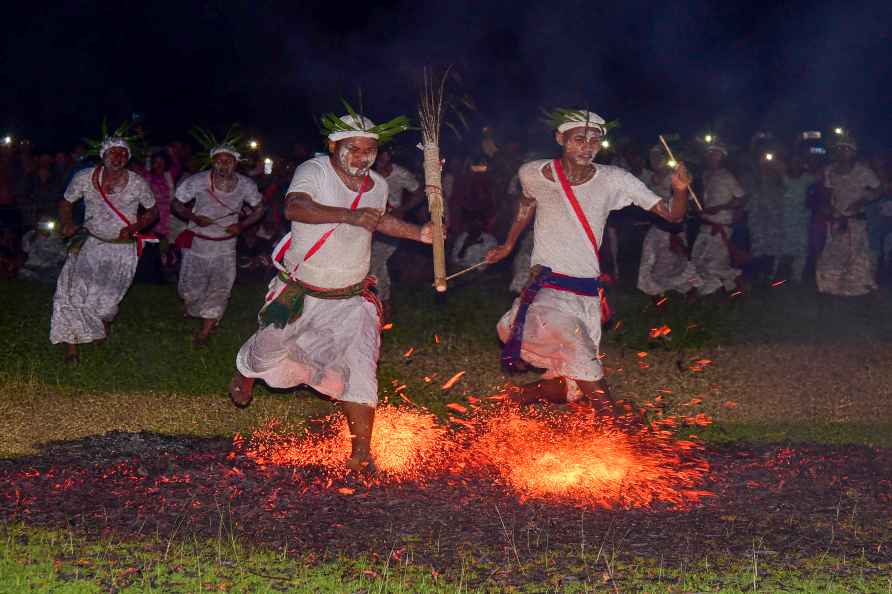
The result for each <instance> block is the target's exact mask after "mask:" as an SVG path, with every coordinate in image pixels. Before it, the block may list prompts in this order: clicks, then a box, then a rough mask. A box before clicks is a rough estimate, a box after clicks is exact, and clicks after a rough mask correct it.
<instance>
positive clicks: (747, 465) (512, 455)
mask: <svg viewBox="0 0 892 594" xmlns="http://www.w3.org/2000/svg"><path fill="white" fill-rule="evenodd" d="M459 412H460V411H456V413H459ZM465 412H468V411H465ZM478 412H479V414H475V413H474V411H470V414H466V415H464V416H461V418H459V417H458V416H457V417H453V418H452V421H454V422H453V423H452V424H451V425H450V426H448V427H447V426H444V425H442V424H440V423H439V422H437V420H436V419H435V418H434V417H433V416H431V415H429V414H428V413H426V412H425V411H423V410H421V409H417V408H410V407H403V408H397V407H382V408H381V409H380V410H379V415H378V418H377V426H376V434H375V442H374V443H373V449H374V450H375V452H376V454H377V462H378V464H379V467H380V469H381V473H380V475H379V476H378V477H377V478H376V479H375V480H374V481H367V482H362V481H357V480H355V479H350V478H349V477H345V476H344V475H343V473H342V471H341V468H342V466H343V461H344V460H345V459H346V456H347V449H348V445H347V444H348V436H347V435H346V434H345V432H344V430H342V429H341V427H342V424H341V423H339V422H337V419H323V420H322V421H321V422H319V423H317V424H314V425H318V429H315V428H314V430H312V431H307V432H305V433H302V434H300V435H289V434H287V433H286V432H285V431H284V429H283V428H282V427H279V426H276V425H275V424H271V425H269V426H266V427H263V428H261V429H259V430H258V431H257V432H255V433H254V434H253V435H252V436H249V437H245V438H242V437H240V436H237V437H236V439H235V440H234V441H231V440H224V439H210V440H207V439H194V438H180V437H164V436H159V435H154V434H145V433H137V434H132V433H111V434H108V435H104V436H99V437H92V438H89V439H84V440H80V441H76V442H66V443H56V444H51V445H49V446H48V447H47V448H46V450H45V451H44V453H43V454H41V455H40V456H36V457H29V458H21V459H16V460H2V461H0V517H2V519H3V521H5V522H14V521H21V522H25V523H27V524H32V525H40V526H52V527H68V526H72V527H76V528H78V529H80V530H82V531H83V532H84V533H86V534H88V535H91V536H110V535H114V536H116V537H131V536H137V535H140V534H160V535H175V534H177V535H184V536H185V535H192V534H194V535H198V536H207V537H211V538H213V537H215V536H216V535H217V534H218V531H219V530H220V527H221V524H223V525H225V526H226V528H227V529H231V530H232V531H233V532H234V533H235V534H237V535H239V536H240V537H242V538H244V539H246V540H247V541H249V542H254V543H257V544H263V545H271V546H276V547H282V546H284V545H286V544H287V549H288V550H289V551H293V552H295V554H297V553H301V552H316V551H318V552H324V551H337V552H339V553H343V554H348V555H349V554H353V553H368V554H371V555H378V556H386V555H393V554H395V552H396V554H398V555H399V554H403V552H407V551H408V552H409V554H411V555H412V556H413V559H415V560H416V561H423V562H429V563H431V564H433V565H436V566H438V567H449V566H454V565H455V564H456V563H458V562H459V559H460V557H461V556H462V555H463V554H467V552H468V551H479V553H475V554H482V555H491V556H501V555H509V556H518V555H520V556H531V555H532V556H535V555H536V554H539V553H541V552H542V551H548V550H555V549H558V550H559V549H561V548H562V547H575V550H578V547H579V546H580V543H581V542H583V543H585V542H599V543H601V544H604V543H608V544H609V545H610V546H613V547H615V549H616V551H617V554H618V555H620V556H622V555H626V554H628V555H632V554H634V555H638V556H642V555H643V556H655V557H656V556H659V557H661V558H665V559H672V558H674V557H681V556H686V555H696V554H698V553H704V554H709V555H720V554H728V555H735V556H739V555H748V554H751V551H752V549H753V548H754V547H755V546H756V545H754V539H758V547H759V550H761V551H765V552H766V554H769V553H770V554H772V555H775V554H776V555H786V556H798V555H803V556H804V555H810V554H816V553H822V552H825V551H826V552H828V553H830V554H834V555H845V554H849V555H853V554H857V555H864V556H866V557H867V558H868V559H871V560H875V561H883V560H888V559H889V557H890V555H892V554H890V547H892V542H890V533H889V526H890V525H892V524H890V522H892V452H890V451H888V450H880V449H872V448H868V447H863V446H827V445H820V446H811V445H798V446H790V445H767V446H758V447H747V448H743V447H738V446H735V447H725V448H704V447H703V446H702V445H700V444H698V443H697V441H696V439H683V440H679V439H678V438H676V437H673V434H672V433H670V431H669V429H672V428H673V427H672V425H673V424H675V423H685V422H687V423H688V424H690V423H691V422H695V423H696V422H697V421H698V419H696V418H694V419H686V420H685V419H664V420H663V421H661V422H660V423H659V424H658V426H657V427H656V428H655V429H646V430H645V429H641V428H637V429H636V428H631V427H625V428H620V427H616V426H613V425H609V424H608V425H604V424H601V423H599V422H597V420H596V419H594V418H593V417H591V416H590V415H589V414H588V413H586V412H585V411H579V410H578V411H576V414H566V413H565V414H548V413H536V412H534V411H532V412H531V411H525V412H524V413H522V414H521V413H520V412H518V411H517V410H515V409H512V408H510V407H502V408H496V409H493V410H489V411H488V412H481V411H478ZM700 421H701V422H703V419H700ZM691 432H693V429H692V430H691ZM685 434H687V432H685ZM567 550H569V549H567Z"/></svg>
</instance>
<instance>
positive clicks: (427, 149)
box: [424, 144, 446, 293]
mask: <svg viewBox="0 0 892 594" xmlns="http://www.w3.org/2000/svg"><path fill="white" fill-rule="evenodd" d="M441 167H442V165H441V164H440V147H438V146H437V145H436V144H426V145H425V146H424V192H425V194H427V202H428V208H429V209H430V213H431V225H432V227H433V228H432V231H433V232H432V233H431V245H432V247H433V249H434V287H436V289H437V292H439V293H443V292H444V291H446V245H445V237H444V234H443V210H444V205H443V189H442V188H443V183H442V171H441Z"/></svg>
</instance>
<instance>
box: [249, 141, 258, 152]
mask: <svg viewBox="0 0 892 594" xmlns="http://www.w3.org/2000/svg"><path fill="white" fill-rule="evenodd" d="M259 146H260V143H259V142H257V141H256V140H252V141H250V142H248V147H249V148H250V149H251V150H252V151H256V150H257V147H259Z"/></svg>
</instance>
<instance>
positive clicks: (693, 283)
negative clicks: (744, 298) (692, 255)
mask: <svg viewBox="0 0 892 594" xmlns="http://www.w3.org/2000/svg"><path fill="white" fill-rule="evenodd" d="M648 158H649V161H650V170H644V171H646V172H647V174H646V175H645V178H646V181H645V183H646V184H647V187H648V188H650V190H651V191H652V192H653V193H654V194H656V195H657V196H659V197H660V198H661V199H662V200H663V202H664V203H665V207H666V208H667V209H668V210H670V211H671V210H672V200H673V190H672V177H673V171H672V167H670V164H669V159H668V158H667V157H666V156H665V155H664V154H663V149H662V147H660V146H655V147H653V148H651V149H650V152H649V153H648ZM701 284H702V280H701V279H700V276H699V275H698V274H697V269H696V267H695V266H694V263H693V262H691V261H690V259H689V256H688V246H687V242H686V241H685V233H684V226H683V225H682V224H680V223H676V224H673V223H669V222H666V221H664V220H661V219H657V220H654V221H653V224H652V225H651V227H650V229H648V231H647V234H646V235H645V236H644V244H643V245H642V247H641V265H640V266H639V267H638V289H639V290H640V291H642V292H643V293H645V294H647V295H651V296H653V297H661V296H663V295H664V294H665V293H668V292H670V291H677V292H679V293H686V294H687V293H690V292H691V291H692V290H696V288H697V287H699V286H700V285H701Z"/></svg>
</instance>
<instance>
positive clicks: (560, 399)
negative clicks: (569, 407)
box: [510, 377, 567, 404]
mask: <svg viewBox="0 0 892 594" xmlns="http://www.w3.org/2000/svg"><path fill="white" fill-rule="evenodd" d="M510 396H511V400H512V401H514V402H516V403H518V404H533V403H534V402H539V401H540V400H541V401H544V402H551V403H553V404H566V403H567V382H566V381H565V380H564V378H562V377H555V378H551V379H540V380H537V381H535V382H530V383H528V384H524V385H522V386H518V387H517V388H515V389H514V390H512V391H511V394H510Z"/></svg>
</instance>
